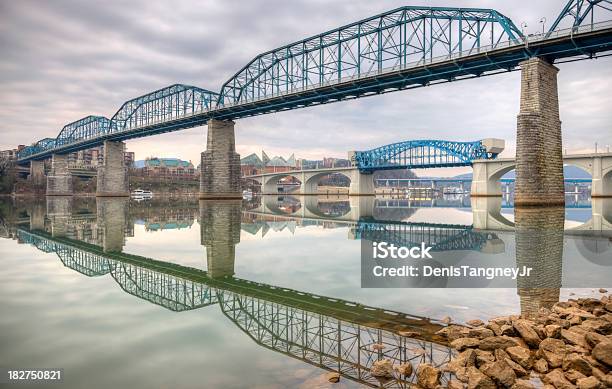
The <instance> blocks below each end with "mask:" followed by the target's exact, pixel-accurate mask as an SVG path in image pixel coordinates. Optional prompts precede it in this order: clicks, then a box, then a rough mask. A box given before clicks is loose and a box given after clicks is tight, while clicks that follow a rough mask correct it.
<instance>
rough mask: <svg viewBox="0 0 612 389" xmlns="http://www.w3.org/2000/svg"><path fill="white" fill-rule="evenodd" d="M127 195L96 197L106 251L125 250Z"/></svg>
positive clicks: (97, 212)
mask: <svg viewBox="0 0 612 389" xmlns="http://www.w3.org/2000/svg"><path fill="white" fill-rule="evenodd" d="M128 202H129V199H128V198H127V197H121V198H112V197H99V198H97V199H96V214H97V217H98V225H99V226H100V227H102V234H103V235H102V249H103V250H104V252H105V253H108V252H117V253H120V252H121V251H123V245H124V244H125V226H126V222H127V213H128Z"/></svg>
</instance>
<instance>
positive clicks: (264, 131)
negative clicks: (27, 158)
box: [0, 0, 612, 165]
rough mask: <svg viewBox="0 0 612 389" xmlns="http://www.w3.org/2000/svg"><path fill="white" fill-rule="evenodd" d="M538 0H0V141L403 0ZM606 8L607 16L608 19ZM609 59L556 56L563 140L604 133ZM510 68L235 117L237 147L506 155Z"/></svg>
mask: <svg viewBox="0 0 612 389" xmlns="http://www.w3.org/2000/svg"><path fill="white" fill-rule="evenodd" d="M564 3H565V1H564V0H546V1H537V2H536V1H533V0H529V1H522V0H516V1H484V0H453V1H451V0H443V1H429V2H428V1H402V2H400V1H358V0H347V1H313V0H308V1H305V0H302V1H296V0H292V1H281V0H276V1H253V0H251V1H243V2H238V1H178V0H173V1H159V2H154V1H150V0H142V1H130V2H120V1H96V2H93V1H92V2H87V3H85V2H79V1H57V0H54V1H42V0H41V1H27V0H26V1H7V0H4V1H0V50H1V55H0V83H1V84H2V85H1V88H0V99H1V104H0V131H1V133H2V137H1V139H0V148H2V149H6V148H13V147H15V146H16V145H17V144H29V143H31V142H33V141H35V140H38V139H41V138H44V137H55V136H57V134H58V132H59V131H60V129H61V128H62V126H63V125H64V124H66V123H68V122H71V121H74V120H77V119H79V118H82V117H84V116H87V115H91V114H93V115H103V116H106V117H111V116H112V115H113V114H114V113H115V111H116V110H117V109H118V108H119V107H120V106H121V104H122V103H123V102H124V101H126V100H129V99H131V98H133V97H136V96H139V95H142V94H144V93H147V92H150V91H153V90H155V89H159V88H162V87H164V86H167V85H170V84H174V83H184V84H190V85H196V86H200V87H203V88H206V89H210V90H213V91H218V90H219V89H220V87H221V85H222V84H223V82H224V81H225V80H227V79H228V78H230V77H231V76H232V75H233V74H234V73H235V72H236V71H237V70H238V69H240V68H241V67H242V66H244V65H245V64H246V63H248V62H249V61H250V60H251V59H252V58H253V57H254V56H256V55H257V54H258V53H260V52H263V51H267V50H270V49H273V48H275V47H278V46H281V45H284V44H286V43H290V42H292V41H296V40H299V39H303V38H305V37H307V36H310V35H314V34H317V33H320V32H323V31H326V30H329V29H332V28H335V27H339V26H341V25H344V24H347V23H350V22H353V21H356V20H359V19H362V18H365V17H367V16H371V15H374V14H376V13H379V12H383V11H386V10H390V9H393V8H395V7H398V6H401V5H407V4H409V5H419V4H421V5H431V6H451V5H453V6H461V7H484V8H495V9H497V10H498V11H500V12H501V13H503V14H505V15H506V16H508V17H510V18H511V19H512V20H513V21H514V22H515V24H516V25H517V26H520V25H521V24H522V23H523V22H525V23H527V28H526V31H527V32H537V31H539V30H541V28H542V26H541V24H540V23H539V20H540V19H541V18H542V17H546V19H547V22H546V24H547V25H550V24H551V22H552V20H554V19H555V18H556V16H557V15H558V13H559V12H560V10H561V8H562V7H563V5H564ZM608 19H612V17H610V18H608ZM611 65H612V58H610V57H608V58H600V59H597V60H591V61H580V62H576V63H566V64H560V65H559V67H560V69H561V71H560V73H559V78H558V80H559V94H560V96H559V99H560V105H561V120H562V121H563V124H562V128H563V137H564V143H565V145H564V147H565V148H566V149H567V150H568V151H569V152H570V153H571V152H585V151H592V150H593V148H594V144H595V142H598V143H599V145H600V148H605V147H606V145H612V127H611V125H612V109H610V108H611V107H612V93H611V86H612V82H611V80H612V66H611ZM519 77H520V73H519V72H512V73H507V74H502V75H496V76H492V77H484V78H481V79H473V80H467V81H460V82H453V83H449V84H442V85H437V86H431V87H426V88H419V89H414V90H408V91H401V92H395V93H389V94H386V95H382V96H373V97H368V98H363V99H358V100H355V101H350V102H341V103H335V104H329V105H325V106H319V107H313V108H307V109H301V110H295V111H289V112H284V113H277V114H271V115H265V116H260V117H256V118H248V119H241V120H239V121H238V123H237V124H236V143H237V149H238V152H239V153H240V154H241V155H242V156H246V155H247V154H249V153H251V152H258V153H260V152H261V150H262V149H265V150H266V152H268V155H277V154H281V155H283V156H288V155H289V154H291V153H295V154H296V156H297V157H302V158H321V157H323V156H339V157H344V156H346V151H347V150H355V149H357V150H359V149H368V148H371V147H375V146H378V145H382V144H386V143H391V142H396V141H399V140H408V139H422V138H437V139H452V140H476V139H481V138H485V137H498V138H503V139H505V140H506V145H507V151H506V152H505V153H504V155H506V156H513V155H514V144H515V131H516V115H517V113H518V98H519V87H520V83H519ZM205 134H206V128H205V127H199V128H195V129H190V130H185V131H180V132H174V133H170V134H165V135H158V136H154V137H150V138H144V139H138V140H131V141H128V142H127V148H128V150H131V151H134V152H136V158H137V159H144V158H145V157H147V156H162V157H172V156H175V157H181V158H183V159H188V160H192V161H194V164H196V165H197V163H198V162H199V153H200V152H201V151H203V150H204V148H205Z"/></svg>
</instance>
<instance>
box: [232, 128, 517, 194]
mask: <svg viewBox="0 0 612 389" xmlns="http://www.w3.org/2000/svg"><path fill="white" fill-rule="evenodd" d="M504 146H505V142H504V141H503V140H502V139H493V138H489V139H483V140H479V141H473V142H456V141H449V140H409V141H404V142H397V143H392V144H389V145H384V146H380V147H377V148H374V149H372V150H367V151H350V152H349V153H348V157H349V160H350V161H351V165H352V166H350V167H340V168H322V169H307V170H289V171H283V172H272V173H262V174H256V175H250V176H245V177H243V178H244V179H247V180H253V181H256V182H258V183H259V184H260V185H261V188H262V194H278V182H279V180H281V179H282V178H285V177H292V178H294V179H295V180H298V181H299V182H300V187H299V188H296V189H297V190H296V191H294V192H292V193H291V194H295V195H313V194H318V193H319V191H318V188H317V187H318V183H319V180H320V179H321V178H323V177H326V176H328V175H330V174H340V175H343V176H344V177H346V178H348V179H349V180H350V181H351V184H350V187H349V188H348V194H349V196H364V195H365V196H368V195H369V196H373V195H374V194H375V186H374V178H373V176H372V173H374V172H375V171H377V170H397V169H426V168H441V167H451V166H455V167H456V166H471V165H472V163H473V162H474V161H475V160H479V159H495V158H497V155H498V154H499V153H501V152H502V151H503V150H504Z"/></svg>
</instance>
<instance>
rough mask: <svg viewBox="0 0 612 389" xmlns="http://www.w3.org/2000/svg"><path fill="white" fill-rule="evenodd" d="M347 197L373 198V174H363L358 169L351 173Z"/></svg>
mask: <svg viewBox="0 0 612 389" xmlns="http://www.w3.org/2000/svg"><path fill="white" fill-rule="evenodd" d="M350 178H351V186H350V187H349V196H375V195H376V192H375V188H374V174H363V173H361V172H360V171H359V170H358V169H355V170H353V171H352V172H351V176H350Z"/></svg>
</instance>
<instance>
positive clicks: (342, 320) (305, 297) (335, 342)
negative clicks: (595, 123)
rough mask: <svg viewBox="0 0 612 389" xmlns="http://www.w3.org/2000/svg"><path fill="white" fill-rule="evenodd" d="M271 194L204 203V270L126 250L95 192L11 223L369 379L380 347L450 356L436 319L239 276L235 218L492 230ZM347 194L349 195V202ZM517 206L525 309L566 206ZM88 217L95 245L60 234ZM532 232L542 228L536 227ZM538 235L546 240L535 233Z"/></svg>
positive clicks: (471, 241) (551, 276) (389, 352)
mask: <svg viewBox="0 0 612 389" xmlns="http://www.w3.org/2000/svg"><path fill="white" fill-rule="evenodd" d="M315 199H316V198H315ZM276 200H277V204H276V207H268V206H266V204H264V206H266V209H267V210H268V211H269V210H274V211H276V213H275V214H272V213H271V212H267V213H259V212H257V211H256V210H255V211H245V212H241V206H242V204H241V203H240V202H239V201H238V202H220V203H214V202H212V203H211V202H206V201H202V202H200V204H199V218H200V224H201V227H202V230H201V243H202V244H203V245H205V246H206V253H207V262H208V266H207V271H202V270H199V269H194V268H189V267H185V266H180V265H176V264H171V263H167V262H162V261H157V260H154V259H150V258H145V257H140V256H136V255H131V254H126V253H122V252H121V250H122V248H123V242H124V240H125V234H126V233H127V231H129V229H127V228H126V224H129V223H128V220H129V212H128V211H127V208H128V202H127V201H125V200H117V199H97V201H96V207H95V209H96V215H95V216H91V215H86V214H76V215H74V214H73V212H72V210H71V206H70V204H71V202H69V201H68V202H66V201H65V200H64V199H61V198H57V199H49V200H48V202H47V210H46V214H45V211H44V206H43V207H40V206H34V207H31V208H30V210H29V213H30V218H29V219H30V225H31V230H29V231H28V230H25V229H17V232H16V234H17V237H18V239H19V240H20V241H22V242H26V243H30V244H33V245H35V246H36V247H38V248H39V249H40V250H43V251H45V252H48V253H56V254H57V255H58V257H59V258H60V260H61V261H62V263H63V264H64V265H65V266H66V267H68V268H70V269H73V270H75V271H78V272H79V273H81V274H84V275H86V276H89V277H96V276H105V275H110V276H111V277H112V278H113V279H114V280H115V281H116V282H117V283H118V284H119V286H120V287H121V288H122V290H124V291H126V292H127V293H129V294H132V295H134V296H137V297H139V298H141V299H143V300H146V301H149V302H152V303H154V304H157V305H160V306H162V307H165V308H167V309H169V310H172V311H177V312H180V311H186V310H193V309H199V308H204V307H206V306H209V305H218V306H219V307H220V309H221V310H222V312H223V314H224V315H225V316H226V317H228V318H229V319H230V320H231V321H232V322H233V323H234V324H235V325H236V326H237V327H239V328H240V329H241V330H242V331H244V332H245V333H246V334H247V335H248V336H249V337H250V338H252V339H253V340H254V341H255V342H257V343H258V344H259V345H261V346H263V347H266V348H269V349H271V350H274V351H277V352H280V353H283V354H285V355H288V356H291V357H293V358H297V359H300V360H302V361H305V362H307V363H310V364H312V365H315V366H318V367H320V368H323V369H326V370H330V371H337V372H339V373H341V374H342V375H343V376H344V377H346V378H349V379H352V380H355V381H358V382H360V383H363V384H366V385H370V386H379V385H380V382H379V381H378V379H376V378H375V377H372V376H371V374H370V368H371V366H372V363H373V362H374V361H376V360H379V359H382V358H388V359H391V360H392V361H393V363H394V364H400V363H405V362H411V363H413V364H416V363H420V362H430V363H433V364H434V365H436V366H440V365H442V364H444V363H445V362H446V361H448V359H449V358H450V351H449V349H448V348H447V347H446V345H445V343H444V340H443V339H440V338H439V337H436V336H435V335H434V334H435V332H436V331H437V330H438V329H439V328H441V327H442V324H440V323H438V322H436V321H434V320H430V319H427V318H423V317H418V316H413V315H408V314H405V313H402V312H396V311H389V310H384V309H381V308H375V307H368V306H364V305H362V304H358V303H353V302H349V301H343V300H340V299H335V298H329V297H323V296H319V295H316V294H312V293H305V292H301V291H296V290H292V289H288V288H284V287H278V286H272V285H265V284H261V283H257V282H252V281H248V280H244V279H240V278H237V277H234V261H235V245H236V244H237V243H238V242H239V241H240V228H241V227H242V229H243V230H245V231H249V232H253V231H256V230H258V229H259V226H260V225H261V226H264V225H266V224H267V223H268V222H269V221H270V220H279V221H283V220H284V221H285V222H286V221H297V222H299V223H312V224H320V223H334V224H336V225H341V226H348V227H350V229H349V231H351V233H352V234H353V235H354V236H353V237H354V238H365V239H375V238H376V237H377V236H378V235H377V234H384V236H385V238H386V239H388V237H389V234H390V231H391V236H394V235H393V233H396V235H395V236H396V237H397V240H398V243H400V244H404V245H405V244H410V242H416V241H419V242H420V241H424V240H425V239H426V238H425V236H424V234H425V233H427V234H429V237H427V239H429V241H430V242H431V243H432V246H434V247H436V249H438V250H461V249H470V250H472V249H480V250H481V251H485V250H483V248H485V247H487V246H486V244H488V243H489V242H495V239H496V234H495V233H494V232H492V231H478V230H477V229H475V228H474V227H473V226H461V225H452V224H448V225H441V224H431V223H420V224H419V223H406V222H405V221H404V222H402V218H404V217H405V216H407V215H408V216H409V215H410V214H411V212H413V210H410V209H408V210H399V211H397V212H396V211H395V210H394V211H393V213H385V214H384V215H386V216H390V215H391V216H396V217H397V218H398V221H396V222H382V221H377V220H376V219H375V218H374V216H377V212H378V211H374V212H371V215H373V216H368V217H361V218H360V219H359V220H358V221H351V220H346V219H343V218H342V211H341V208H342V206H340V207H338V204H344V203H342V201H343V200H341V199H336V200H337V201H334V202H332V205H330V206H328V207H326V206H321V205H318V211H317V213H319V215H317V214H315V213H313V214H312V215H311V216H312V217H311V218H303V217H296V216H295V215H293V214H295V213H296V210H298V211H299V209H300V208H299V207H300V204H297V203H295V202H290V203H289V205H288V206H285V205H283V204H281V205H280V206H279V203H278V199H276ZM347 204H348V205H350V203H349V202H348V201H347ZM357 205H358V206H359V205H364V203H363V202H361V203H360V202H357ZM366 205H367V204H366ZM309 206H312V204H310V205H309ZM255 208H257V205H255ZM339 210H340V211H339ZM385 212H386V211H385ZM517 212H518V213H515V218H516V226H515V228H516V245H517V251H516V264H517V266H519V265H523V264H530V265H531V266H536V267H539V268H540V269H544V270H543V271H544V272H545V274H547V276H546V277H545V279H538V280H533V282H529V283H521V284H519V285H517V288H518V294H519V296H520V300H521V310H522V312H523V313H524V314H526V315H528V314H530V313H534V312H537V310H538V309H539V307H541V306H549V305H550V304H552V303H554V302H555V301H558V298H559V288H560V287H561V275H562V269H561V267H562V254H563V243H562V242H563V234H564V232H563V219H564V214H563V209H561V210H560V211H558V212H555V214H554V215H550V213H548V216H546V215H543V214H540V213H539V212H535V213H534V212H528V211H518V210H517ZM330 215H340V218H334V217H333V216H330ZM241 217H242V223H241ZM474 217H476V216H474ZM45 218H46V219H47V220H48V221H49V222H48V223H47V222H46V220H45ZM249 218H254V219H255V220H254V222H253V223H245V221H248V219H249ZM40 219H42V223H41V221H40ZM84 220H93V221H95V223H96V228H97V229H98V230H99V232H100V234H99V236H98V238H97V239H96V242H94V243H93V244H92V242H89V243H88V242H83V241H80V240H77V239H74V237H73V236H71V234H67V233H66V232H67V231H69V230H70V229H68V228H66V227H65V226H66V225H69V224H71V223H72V224H74V223H77V222H79V223H80V222H83V221H84ZM45 230H46V231H45ZM47 231H48V232H47ZM534 231H535V232H538V234H535V235H534V234H533V232H534ZM542 234H544V235H545V237H546V239H541V236H542ZM483 240H484V242H485V243H486V244H485V245H484V246H483V245H482V242H483ZM502 243H503V242H502ZM487 252H489V251H487ZM406 330H409V331H415V332H417V333H418V334H419V335H417V336H416V337H415V338H408V337H404V336H401V335H400V332H401V331H406ZM374 344H383V345H385V348H384V349H382V350H374V348H373V347H372V346H373V345H374ZM408 383H409V382H408V381H402V380H397V381H396V380H393V381H392V382H391V383H390V384H389V385H387V387H388V386H395V387H406V386H407V385H408Z"/></svg>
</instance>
